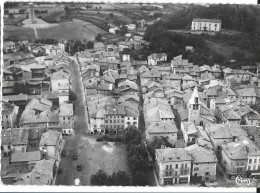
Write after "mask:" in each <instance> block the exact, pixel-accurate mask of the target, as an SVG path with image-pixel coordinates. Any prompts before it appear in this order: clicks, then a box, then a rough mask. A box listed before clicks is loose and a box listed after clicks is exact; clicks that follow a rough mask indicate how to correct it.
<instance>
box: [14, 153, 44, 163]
mask: <svg viewBox="0 0 260 193" xmlns="http://www.w3.org/2000/svg"><path fill="white" fill-rule="evenodd" d="M40 160H41V152H40V151H31V152H15V153H12V154H11V159H10V163H11V164H17V165H19V164H29V163H32V162H37V161H40Z"/></svg>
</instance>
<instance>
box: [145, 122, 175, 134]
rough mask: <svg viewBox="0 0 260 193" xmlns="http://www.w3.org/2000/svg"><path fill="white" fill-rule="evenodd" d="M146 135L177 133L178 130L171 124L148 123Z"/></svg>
mask: <svg viewBox="0 0 260 193" xmlns="http://www.w3.org/2000/svg"><path fill="white" fill-rule="evenodd" d="M147 132H148V133H167V134H168V133H177V132H178V129H177V127H176V125H175V123H172V122H150V123H148V125H147Z"/></svg>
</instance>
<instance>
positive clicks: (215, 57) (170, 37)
mask: <svg viewBox="0 0 260 193" xmlns="http://www.w3.org/2000/svg"><path fill="white" fill-rule="evenodd" d="M193 18H209V19H221V21H222V28H224V29H229V30H234V31H237V32H241V33H235V34H234V35H227V34H222V33H217V34H216V35H215V36H209V35H205V34H204V35H193V34H180V33H173V32H170V31H169V30H171V29H190V26H191V22H192V19H193ZM145 39H146V40H147V41H150V42H151V45H150V49H151V50H152V51H153V52H165V53H167V54H168V56H169V57H168V58H169V60H170V59H172V57H174V56H177V55H179V54H183V56H184V57H186V58H189V59H190V60H191V62H193V63H195V64H197V65H203V64H208V65H212V64H213V63H220V64H223V63H224V62H225V61H226V58H225V57H224V56H223V55H222V54H220V53H217V52H216V51H214V50H213V49H210V47H208V45H207V44H206V43H205V40H211V41H224V42H226V43H228V44H229V45H232V46H237V47H238V48H239V49H240V50H241V51H240V52H241V53H243V51H244V50H248V51H250V52H252V53H253V57H250V58H246V57H240V58H234V59H239V60H240V61H239V62H240V64H239V65H241V64H243V65H251V64H253V63H254V62H255V61H260V7H259V6H253V5H210V6H209V7H204V6H199V5H190V6H189V8H187V9H182V10H178V11H176V12H174V13H172V14H170V15H163V16H162V17H161V20H160V21H158V22H156V23H155V24H154V25H152V26H149V27H148V29H147V32H146V34H145ZM187 45H189V46H193V47H194V48H195V52H193V53H188V52H186V51H185V46H187ZM233 55H234V57H236V56H237V55H238V54H237V51H235V52H234V54H233Z"/></svg>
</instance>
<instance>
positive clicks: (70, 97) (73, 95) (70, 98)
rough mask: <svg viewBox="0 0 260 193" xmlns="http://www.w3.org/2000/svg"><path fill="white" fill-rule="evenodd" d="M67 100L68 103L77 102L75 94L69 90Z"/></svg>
mask: <svg viewBox="0 0 260 193" xmlns="http://www.w3.org/2000/svg"><path fill="white" fill-rule="evenodd" d="M69 100H70V101H76V100H77V94H76V93H75V92H73V91H71V90H70V92H69Z"/></svg>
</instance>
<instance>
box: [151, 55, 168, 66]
mask: <svg viewBox="0 0 260 193" xmlns="http://www.w3.org/2000/svg"><path fill="white" fill-rule="evenodd" d="M147 59H148V66H154V65H157V64H158V62H166V61H167V54H166V53H153V54H151V55H149V56H148V57H147Z"/></svg>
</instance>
